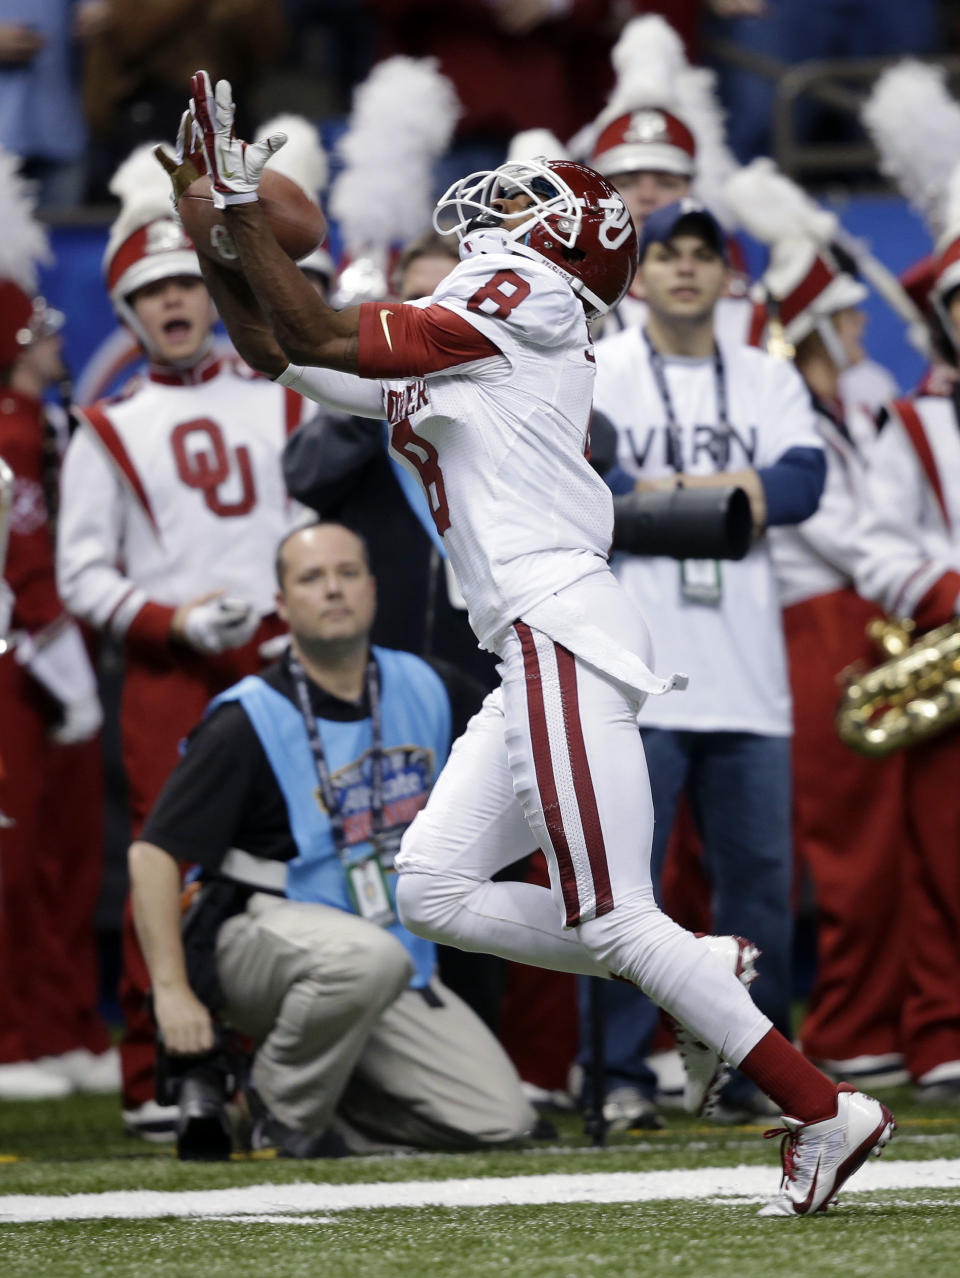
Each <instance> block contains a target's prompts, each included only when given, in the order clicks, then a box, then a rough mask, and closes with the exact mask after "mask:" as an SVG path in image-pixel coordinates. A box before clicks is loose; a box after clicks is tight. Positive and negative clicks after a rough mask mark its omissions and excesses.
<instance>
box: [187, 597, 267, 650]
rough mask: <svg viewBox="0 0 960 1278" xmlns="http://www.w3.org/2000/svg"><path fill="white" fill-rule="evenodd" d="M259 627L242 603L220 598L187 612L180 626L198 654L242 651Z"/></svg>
mask: <svg viewBox="0 0 960 1278" xmlns="http://www.w3.org/2000/svg"><path fill="white" fill-rule="evenodd" d="M259 624H260V617H259V614H258V613H257V612H256V611H255V609H254V608H253V607H252V606H251V605H250V604H248V603H247V602H246V601H245V600H243V599H235V598H231V596H230V595H220V596H218V597H217V598H216V599H208V600H207V602H206V603H201V604H197V605H196V607H194V608H191V609H190V611H189V612H188V613H187V615H186V617H185V619H184V622H183V637H184V639H186V641H187V643H188V644H189V645H190V647H191V648H195V649H196V650H197V652H207V653H216V652H223V651H224V650H225V649H227V648H242V647H243V645H244V644H245V643H247V642H248V640H250V639H252V638H253V634H254V631H255V630H256V628H257V626H259Z"/></svg>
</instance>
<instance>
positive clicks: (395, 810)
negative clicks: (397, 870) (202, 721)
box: [207, 648, 450, 989]
mask: <svg viewBox="0 0 960 1278" xmlns="http://www.w3.org/2000/svg"><path fill="white" fill-rule="evenodd" d="M373 655H374V657H375V659H376V662H377V666H378V668H379V671H380V706H381V718H382V731H383V753H384V760H383V791H384V793H383V799H384V816H383V825H384V830H385V832H386V837H385V840H384V842H385V844H386V846H387V847H388V848H390V849H391V850H392V852H396V850H397V848H398V847H399V836H400V833H402V830H403V828H404V827H405V826H407V825H409V823H410V822H411V821H412V820H413V818H414V816H415V815H416V814H417V812H418V811H419V810H420V808H422V807H423V806H424V804H425V803H426V801H427V795H428V794H429V792H430V789H431V788H432V786H433V783H434V781H435V780H436V778H437V774H438V773H439V771H440V768H441V767H442V766H443V764H444V762H445V760H446V757H447V755H448V753H449V751H450V700H449V698H448V696H447V690H446V688H445V687H444V685H443V681H442V679H440V677H439V676H438V675H437V674H436V673H435V672H434V671H433V670H432V669H431V668H430V667H429V666H428V665H427V664H426V662H425V661H421V660H420V658H419V657H415V656H413V654H412V653H408V652H396V651H393V650H392V649H389V648H374V649H373ZM225 701H239V703H240V704H241V705H242V706H243V708H244V710H245V711H246V714H247V717H248V718H249V720H250V722H251V723H252V724H253V727H254V730H255V731H256V733H257V736H258V737H259V738H260V741H261V743H262V745H263V748H264V752H265V753H266V756H267V759H268V761H269V763H270V767H271V768H272V769H273V773H274V776H275V777H276V778H277V782H278V784H279V786H280V789H281V791H282V793H283V797H284V799H285V801H286V805H287V813H288V816H289V819H290V831H291V833H292V835H293V840H294V842H295V843H296V845H297V847H298V849H299V855H298V856H297V857H296V858H295V859H294V860H293V861H290V862H289V863H288V866H287V883H286V895H287V897H288V899H289V900H291V901H317V902H319V903H320V904H322V905H332V906H334V907H336V908H337V909H340V910H346V911H347V912H348V913H351V914H352V913H354V912H355V911H354V908H353V904H352V902H351V899H350V894H349V892H348V890H347V882H346V876H345V874H344V870H343V866H342V864H341V861H340V858H339V857H338V855H337V852H336V849H335V847H334V843H333V836H332V832H331V826H330V818H329V817H328V816H327V813H326V810H325V809H324V808H323V807H322V805H321V804H320V803H319V802H318V795H317V791H318V784H317V773H316V768H315V766H314V762H313V755H312V754H311V753H310V743H309V741H308V739H307V730H306V727H305V726H304V722H303V717H302V716H301V714H300V711H299V710H298V708H297V707H296V706H295V705H294V704H293V703H292V702H291V701H290V700H289V698H287V697H285V696H284V695H283V693H281V692H276V691H275V690H274V689H273V688H271V687H270V686H269V684H267V683H265V682H264V681H263V680H262V679H261V678H259V677H258V676H257V675H249V676H248V677H247V678H246V679H241V681H240V682H239V683H237V684H234V686H233V687H232V688H228V689H227V690H226V691H225V692H222V693H221V694H220V695H219V696H218V697H215V698H214V700H213V701H211V702H210V705H209V706H208V707H207V713H208V714H209V713H210V712H211V711H213V710H214V709H216V707H217V706H218V705H221V704H222V703H223V702H225ZM317 727H318V729H319V731H320V737H321V740H322V742H323V750H324V754H325V755H326V759H327V766H328V768H329V770H330V779H331V782H332V784H333V788H334V790H335V792H336V794H337V798H338V800H339V803H340V810H341V813H342V815H343V824H344V833H345V837H346V841H347V849H346V855H347V860H348V862H351V863H352V862H354V861H362V860H364V859H365V858H366V857H368V856H369V855H370V854H371V852H372V845H371V843H370V838H369V836H370V830H371V822H372V816H371V807H370V805H371V777H372V761H371V757H370V755H371V750H372V748H373V727H372V724H371V721H370V719H369V718H366V719H359V720H356V721H354V722H352V723H339V722H337V721H335V720H333V719H318V720H317ZM392 827H397V828H396V829H395V831H394V833H393V834H392V835H391V828H392ZM390 859H391V860H392V858H390ZM395 878H396V876H395V875H394V874H388V876H387V880H388V885H389V887H390V893H391V898H393V896H394V889H395ZM393 904H394V908H396V902H395V900H394V902H393ZM387 930H388V931H389V932H392V933H393V935H394V936H395V937H396V938H397V940H398V941H400V942H401V944H402V945H403V946H404V947H405V948H406V950H407V951H408V953H409V954H410V957H411V959H412V960H413V963H414V967H415V971H414V975H413V979H412V981H411V982H410V984H411V985H412V986H413V987H414V988H415V989H417V988H420V987H421V986H424V985H426V984H427V983H428V981H429V980H430V977H431V975H432V973H433V969H434V967H435V965H436V948H435V946H434V944H433V942H432V941H425V940H422V939H421V938H420V937H418V936H414V935H413V933H412V932H408V931H407V929H406V928H405V927H404V926H403V925H402V924H401V923H399V922H395V923H392V924H390V926H389V927H388V929H387Z"/></svg>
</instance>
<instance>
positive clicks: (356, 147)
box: [330, 56, 460, 257]
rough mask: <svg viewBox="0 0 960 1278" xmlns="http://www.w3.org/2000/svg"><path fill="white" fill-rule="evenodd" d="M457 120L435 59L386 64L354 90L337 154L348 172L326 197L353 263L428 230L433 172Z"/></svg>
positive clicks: (403, 59)
mask: <svg viewBox="0 0 960 1278" xmlns="http://www.w3.org/2000/svg"><path fill="white" fill-rule="evenodd" d="M459 114H460V103H459V101H458V99H457V95H456V92H455V90H454V87H453V85H452V83H451V82H450V80H448V79H447V77H446V76H443V75H441V74H440V72H439V71H438V70H437V60H436V59H435V58H407V57H401V56H397V57H393V58H388V59H387V60H386V61H384V62H380V63H378V64H377V65H376V66H375V67H374V68H373V70H372V71H371V72H370V75H369V76H368V77H367V79H366V80H365V81H364V82H363V83H362V84H360V85H359V86H358V87H357V88H356V90H355V91H354V96H353V108H352V110H351V113H350V119H349V122H348V126H347V131H346V133H345V134H344V136H343V138H342V139H341V141H340V144H339V146H338V150H339V152H340V154H341V155H342V157H343V159H344V162H345V167H344V169H343V171H342V172H341V173H340V174H339V176H338V177H337V178H336V179H335V180H334V183H333V186H332V188H331V192H330V210H331V212H332V213H333V216H334V217H335V218H336V219H337V221H338V222H339V224H340V227H341V231H342V235H343V241H344V245H345V247H346V250H347V252H348V254H349V255H350V256H351V257H359V256H362V255H364V254H367V255H369V254H370V253H371V252H374V253H377V252H379V253H384V252H385V251H386V249H387V248H388V247H389V245H391V244H393V243H395V242H398V241H405V240H409V239H412V238H413V237H414V236H416V235H419V234H420V232H421V231H423V230H425V229H426V228H427V227H428V226H429V225H430V215H431V213H432V210H433V195H432V190H433V178H432V170H433V166H434V164H435V163H436V161H437V160H438V159H439V158H440V156H441V155H443V153H444V152H445V151H446V149H447V147H448V146H449V145H450V139H451V138H452V137H453V131H454V127H455V125H456V122H457V118H458V116H459Z"/></svg>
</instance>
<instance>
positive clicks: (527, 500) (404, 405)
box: [383, 253, 613, 650]
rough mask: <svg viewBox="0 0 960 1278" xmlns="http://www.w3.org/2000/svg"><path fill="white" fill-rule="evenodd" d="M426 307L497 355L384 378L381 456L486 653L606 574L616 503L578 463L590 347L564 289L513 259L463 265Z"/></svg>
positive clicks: (541, 269) (487, 257)
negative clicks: (443, 551)
mask: <svg viewBox="0 0 960 1278" xmlns="http://www.w3.org/2000/svg"><path fill="white" fill-rule="evenodd" d="M491 281H498V282H497V283H495V284H493V285H492V286H491ZM484 292H486V293H487V294H488V296H487V298H486V299H484V298H481V300H480V301H479V302H476V301H474V300H473V299H475V298H478V297H480V296H481V294H483V293H484ZM520 294H522V300H520V301H517V302H514V300H513V299H514V298H515V297H517V296H519V295H520ZM430 301H431V303H433V304H437V303H438V304H440V305H441V306H443V307H446V308H447V309H448V310H450V311H452V312H454V313H455V314H457V315H459V316H460V317H461V318H462V319H464V320H466V321H467V322H468V323H470V324H471V325H473V326H474V327H475V328H476V329H478V330H479V332H480V333H482V334H483V335H484V336H486V337H487V338H489V340H490V341H491V342H492V343H493V344H494V345H495V346H496V347H497V348H498V349H499V351H500V352H501V354H500V356H498V357H493V358H487V359H485V360H483V361H480V362H478V363H475V364H469V365H459V366H458V367H456V368H453V369H450V370H449V371H446V372H441V373H436V374H433V375H431V376H428V377H426V378H424V379H422V380H418V381H412V382H411V381H385V382H384V383H383V390H384V406H385V411H386V417H387V420H388V422H389V423H390V449H391V452H392V453H393V454H394V455H395V456H396V457H397V458H398V460H399V461H400V462H402V463H403V465H405V466H406V467H407V468H408V469H409V470H411V471H412V472H413V473H414V474H415V475H417V476H418V477H419V478H420V481H421V483H422V484H423V486H424V489H425V491H426V493H427V497H428V500H429V502H430V507H431V513H432V514H433V516H434V519H435V521H436V524H437V528H438V530H439V531H440V532H441V535H442V536H443V539H444V545H445V546H446V548H447V553H448V554H449V556H450V561H451V563H452V564H453V568H454V572H455V573H456V578H457V581H458V583H459V585H460V589H461V590H462V592H463V597H464V599H465V600H466V603H467V608H468V611H469V614H470V624H471V626H472V627H473V630H474V633H475V634H476V635H477V637H478V639H479V640H480V642H481V644H483V646H485V647H488V648H492V649H493V650H496V649H497V636H498V635H499V634H500V633H502V632H503V630H504V629H505V628H506V627H508V626H510V625H511V624H512V623H513V622H514V621H515V620H516V619H517V618H518V617H522V616H524V615H525V614H526V613H527V611H528V610H529V609H530V608H531V607H533V606H534V605H536V604H537V603H539V602H540V601H541V600H543V599H545V598H547V596H549V595H552V594H554V593H555V592H556V591H558V590H560V589H562V588H563V587H564V586H568V585H571V584H572V583H573V582H574V581H577V580H578V579H579V578H581V577H584V576H586V575H587V574H589V573H591V572H598V571H602V570H604V569H605V568H606V566H607V553H608V551H609V548H610V543H611V541H612V539H613V506H612V502H611V497H610V492H609V490H608V489H607V487H606V485H605V484H604V483H603V481H602V480H601V479H600V478H599V476H598V475H597V474H596V473H595V472H594V471H593V469H592V468H591V466H590V464H589V462H588V461H587V459H586V455H585V454H586V449H587V442H588V439H587V434H588V430H589V424H590V407H591V399H592V394H593V381H594V374H595V364H594V353H593V346H592V343H591V340H590V334H589V332H588V329H587V323H586V318H585V315H584V312H583V307H582V306H581V304H580V302H579V301H578V300H577V298H576V297H575V296H574V294H573V292H572V291H571V289H570V288H569V286H568V285H567V284H566V283H564V282H563V281H562V280H560V279H558V278H557V277H556V276H555V275H554V274H553V273H552V272H551V271H550V270H549V269H548V268H547V267H546V266H541V265H540V264H539V263H536V262H532V261H529V260H527V259H525V258H521V257H517V256H515V255H509V254H492V253H483V254H479V255H477V256H474V257H470V258H467V259H466V260H465V261H464V262H461V264H460V265H459V266H458V267H457V269H456V270H454V271H453V272H452V273H451V274H450V275H448V276H447V278H446V279H445V280H444V281H443V282H442V283H441V285H440V286H439V288H438V289H437V291H436V292H435V293H434V295H433V297H432V299H430ZM420 304H421V305H426V303H420ZM465 372H469V378H466V377H464V373H465ZM434 458H435V459H436V465H435V468H434V466H433V459H434Z"/></svg>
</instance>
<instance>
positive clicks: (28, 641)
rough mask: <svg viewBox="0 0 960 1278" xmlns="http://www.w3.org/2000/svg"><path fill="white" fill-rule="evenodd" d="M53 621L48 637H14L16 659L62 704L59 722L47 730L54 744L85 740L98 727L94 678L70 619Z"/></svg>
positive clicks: (96, 730)
mask: <svg viewBox="0 0 960 1278" xmlns="http://www.w3.org/2000/svg"><path fill="white" fill-rule="evenodd" d="M56 624H57V627H58V628H57V630H56V632H55V633H54V635H53V637H52V638H51V639H48V640H47V641H46V642H43V641H42V640H43V636H41V642H40V643H38V642H37V641H36V639H35V638H34V637H33V636H31V635H22V636H21V637H20V638H19V639H18V641H17V661H18V662H19V663H20V665H21V666H25V667H26V669H27V670H28V671H29V672H30V675H31V676H32V677H33V678H34V679H36V681H37V683H39V684H41V685H42V686H43V687H44V688H45V689H46V690H47V692H49V693H50V696H51V697H53V699H54V700H55V701H59V703H60V705H61V706H62V707H63V722H62V723H60V724H58V725H57V727H56V728H54V729H53V730H52V732H51V733H50V738H51V740H52V741H56V742H57V744H58V745H73V744H75V743H76V742H78V741H89V740H90V738H91V737H95V736H96V735H97V733H98V732H99V731H100V727H101V725H102V723H103V712H102V710H101V709H100V701H99V698H98V697H97V680H96V677H95V675H94V673H93V667H92V666H91V664H90V658H89V657H88V656H87V649H86V646H85V645H84V642H83V636H82V635H81V634H80V631H79V629H78V627H77V626H76V625H75V624H74V623H73V622H72V621H67V622H66V623H65V624H59V623H56Z"/></svg>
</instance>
